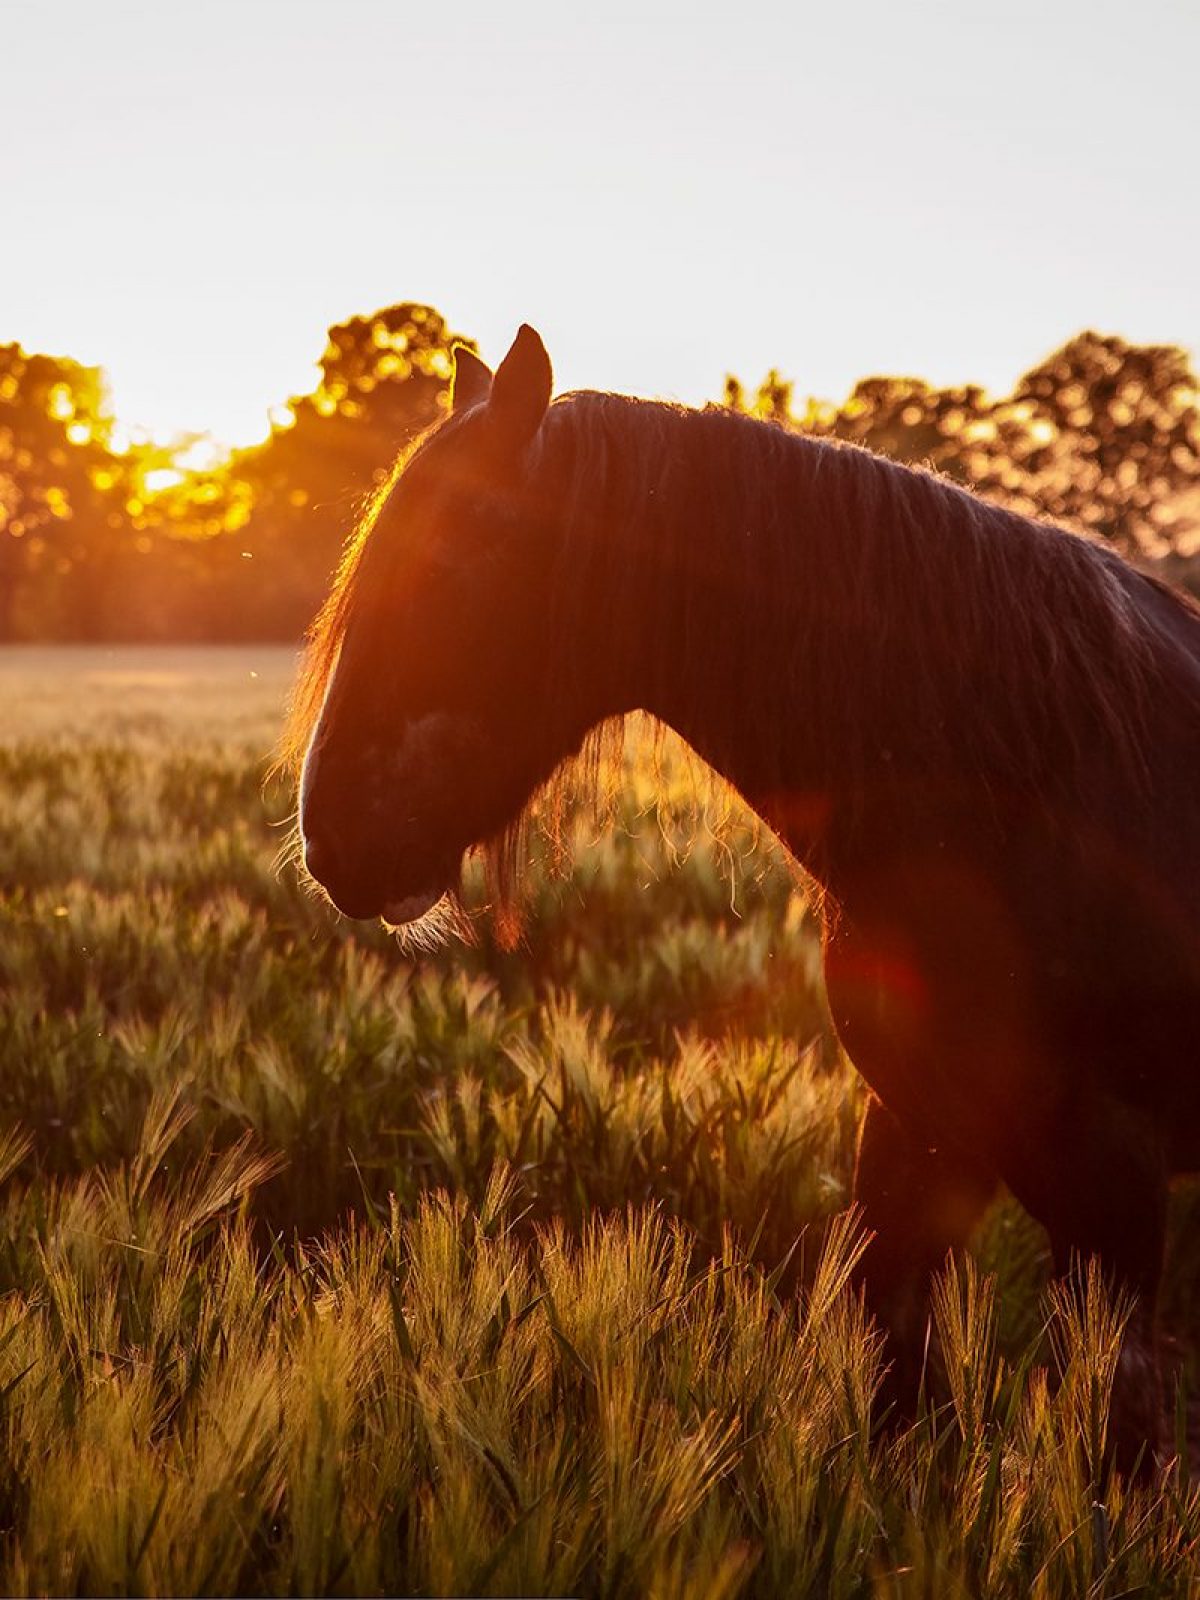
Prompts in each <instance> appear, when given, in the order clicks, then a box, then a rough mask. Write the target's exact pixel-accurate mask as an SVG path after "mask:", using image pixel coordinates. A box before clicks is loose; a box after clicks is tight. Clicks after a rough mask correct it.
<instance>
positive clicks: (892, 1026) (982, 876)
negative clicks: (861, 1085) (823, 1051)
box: [825, 854, 1058, 1155]
mask: <svg viewBox="0 0 1200 1600" xmlns="http://www.w3.org/2000/svg"><path fill="white" fill-rule="evenodd" d="M841 903H842V915H841V917H840V919H839V921H838V922H837V923H836V924H835V926H834V927H833V929H832V931H831V933H830V935H829V937H828V939H827V941H826V949H825V977H826V987H827V991H828V995H829V1003H830V1010H831V1013H832V1016H833V1019H834V1022H835V1024H836V1026H837V1029H838V1033H839V1036H840V1038H841V1040H842V1043H843V1045H844V1046H845V1048H846V1050H847V1053H848V1054H849V1056H850V1058H851V1060H852V1061H853V1062H854V1064H855V1066H856V1067H857V1068H858V1070H859V1071H860V1072H861V1073H862V1075H863V1077H864V1078H865V1079H866V1080H867V1082H868V1083H869V1084H870V1086H871V1087H872V1088H873V1089H874V1090H875V1092H876V1093H877V1094H878V1095H879V1096H880V1098H881V1099H882V1100H883V1101H884V1102H885V1104H888V1105H890V1106H891V1107H892V1109H893V1110H895V1111H896V1112H897V1113H898V1114H900V1115H902V1116H908V1117H909V1118H918V1119H920V1121H921V1122H923V1123H924V1124H926V1125H927V1126H929V1127H930V1128H931V1129H932V1130H934V1131H938V1130H942V1131H944V1132H946V1133H947V1134H949V1135H951V1136H957V1137H960V1138H962V1139H963V1140H965V1141H967V1142H969V1143H971V1144H972V1145H974V1146H975V1147H977V1148H978V1147H980V1146H981V1145H982V1146H984V1147H986V1148H989V1149H994V1150H995V1152H996V1153H997V1155H999V1153H1000V1151H1001V1149H1002V1147H1004V1146H1005V1145H1007V1144H1008V1143H1009V1142H1010V1141H1011V1140H1012V1139H1013V1138H1016V1137H1017V1136H1018V1130H1019V1127H1020V1125H1021V1123H1022V1122H1024V1121H1025V1120H1026V1118H1028V1117H1030V1114H1031V1113H1036V1112H1037V1111H1038V1110H1039V1109H1040V1108H1041V1107H1043V1106H1044V1105H1045V1104H1047V1103H1048V1102H1049V1101H1050V1100H1052V1099H1053V1097H1054V1095H1055V1094H1056V1093H1057V1089H1058V1085H1057V1082H1056V1076H1055V1073H1054V1071H1053V1070H1052V1069H1051V1067H1050V1066H1049V1063H1048V1053H1047V1050H1046V1042H1045V1040H1044V1039H1043V1037H1042V1033H1041V1029H1040V1026H1039V1020H1040V1008H1039V1004H1038V999H1037V994H1036V990H1037V975H1036V973H1035V972H1034V970H1033V967H1032V965H1031V962H1030V959H1029V954H1028V949H1027V943H1026V941H1025V940H1023V939H1022V937H1021V934H1020V929H1019V927H1018V925H1017V923H1016V921H1015V919H1014V917H1013V914H1012V910H1011V907H1010V906H1009V904H1008V902H1007V900H1006V897H1005V895H1004V894H1003V892H1002V891H1001V889H1000V888H999V887H998V886H997V884H996V883H995V882H994V880H993V879H992V878H991V877H990V876H989V875H987V874H986V873H984V872H983V871H981V870H980V869H978V868H977V867H974V866H972V865H970V864H969V863H966V862H964V861H962V860H947V859H946V858H945V857H943V856H941V855H940V854H939V855H938V856H937V857H935V858H934V859H932V860H930V859H920V860H914V859H913V858H911V857H909V858H907V859H906V860H905V861H904V862H903V863H897V864H894V865H892V866H890V867H889V868H887V869H880V868H879V867H876V869H875V870H874V872H873V874H872V876H871V879H870V887H869V890H868V889H864V890H862V891H860V892H857V893H856V892H854V891H851V893H849V894H848V895H844V896H843V897H842V902H841Z"/></svg>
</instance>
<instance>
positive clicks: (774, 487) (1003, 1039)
mask: <svg viewBox="0 0 1200 1600" xmlns="http://www.w3.org/2000/svg"><path fill="white" fill-rule="evenodd" d="M550 396H551V374H550V364H549V361H548V359H547V356H546V352H545V350H544V348H543V346H542V344H541V341H540V340H539V338H538V337H537V335H536V334H535V333H534V332H533V331H532V330H531V329H529V328H522V330H521V332H520V333H519V335H518V337H517V339H516V341H515V343H514V345H513V347H512V349H511V350H510V352H509V354H508V356H507V357H506V358H505V360H504V362H503V363H502V364H501V366H500V368H499V369H498V371H497V372H496V374H495V377H494V378H493V376H492V374H491V373H490V372H489V371H488V369H487V368H486V367H485V366H484V365H483V364H482V363H481V362H480V361H479V360H478V359H477V358H476V357H475V356H473V355H471V354H470V353H469V352H465V351H460V352H459V354H458V361H457V367H456V372H455V388H454V406H453V413H452V415H451V416H450V417H449V418H448V419H447V420H446V421H445V422H444V423H443V424H442V425H441V426H439V427H437V428H435V429H434V430H433V431H432V432H431V433H430V434H428V435H427V436H426V438H425V439H424V440H423V441H422V442H421V443H420V444H419V446H418V447H417V448H416V449H415V450H414V451H413V452H412V453H411V455H410V456H409V457H408V459H407V460H405V461H403V462H402V463H401V464H400V466H399V467H398V468H397V470H396V472H395V474H394V475H393V479H392V481H391V483H390V485H389V486H388V487H387V489H386V491H385V492H384V494H383V495H382V496H381V497H380V498H379V501H378V503H377V505H376V507H375V508H374V509H373V511H372V513H371V514H370V515H369V516H368V517H367V518H366V519H365V522H364V525H363V527H362V528H361V529H360V531H359V533H358V535H357V537H356V539H355V540H354V541H353V542H352V544H351V546H350V550H349V553H348V556H347V559H346V561H345V563H344V565H343V569H342V571H341V573H340V575H339V577H338V580H337V583H336V585H335V588H334V591H333V594H332V595H331V597H330V600H329V602H328V604H327V606H326V608H325V610H324V611H323V613H322V615H321V617H320V619H319V620H318V622H317V624H316V627H315V629H314V633H313V636H312V640H311V645H310V650H309V655H308V658H307V664H306V667H305V670H304V673H303V675H302V677H301V680H300V684H299V688H298V693H297V698H296V708H295V714H294V719H293V728H292V749H293V754H294V756H295V758H296V763H297V766H298V767H299V766H300V764H301V761H302V763H303V778H302V784H301V789H302V793H301V809H300V822H301V829H302V834H303V842H304V849H305V858H306V861H307V864H308V867H309V870H310V871H311V873H312V874H313V876H314V877H315V878H316V879H317V880H318V881H319V882H320V883H322V884H323V885H324V886H325V888H326V890H327V891H328V893H329V896H330V898H331V899H332V900H333V901H334V902H335V904H336V905H338V906H339V907H341V909H342V910H343V911H345V912H346V913H347V914H348V915H350V916H354V917H375V916H379V915H381V914H382V915H384V916H385V917H387V918H388V919H389V920H391V921H393V922H401V923H410V922H412V921H414V920H415V919H420V918H422V917H423V916H425V914H426V913H429V912H430V911H431V908H434V907H436V906H438V905H439V903H440V905H441V906H442V907H443V908H444V907H445V906H446V905H448V904H451V903H452V898H450V899H448V898H447V897H453V894H454V888H455V885H456V883H457V882H458V877H459V868H460V862H461V860H462V857H463V854H464V852H466V851H469V850H471V849H473V848H478V849H481V850H482V851H483V852H484V853H485V856H486V859H487V863H488V866H489V870H490V872H491V876H492V880H493V884H494V888H495V895H496V899H497V901H498V903H499V905H500V906H501V908H502V912H504V914H506V915H507V914H508V912H509V911H510V910H511V905H512V896H513V890H514V871H513V866H514V860H515V842H516V841H517V840H518V839H519V837H520V830H521V826H522V822H523V819H524V818H525V817H526V816H527V813H528V807H529V803H530V801H531V798H532V797H534V796H535V795H537V794H538V793H539V792H540V791H542V790H543V789H544V787H545V786H546V785H547V784H548V783H550V782H551V781H552V780H553V779H554V777H555V774H556V773H558V772H559V771H561V769H562V766H563V763H564V762H566V761H568V759H569V758H571V757H572V756H574V755H575V754H577V753H578V752H579V751H580V749H581V747H583V746H585V744H586V741H587V740H588V736H589V733H590V732H591V731H593V730H595V729H596V728H597V727H598V726H600V725H602V724H604V723H605V722H606V721H608V720H609V719H612V718H614V717H620V716H622V715H623V714H624V713H626V712H628V711H631V710H633V709H635V708H643V709H645V710H646V711H648V712H650V713H652V714H653V715H654V716H655V717H657V718H659V719H661V721H662V722H664V723H667V724H669V725H670V726H671V727H672V728H674V729H676V730H677V731H678V732H679V733H680V734H682V735H683V737H684V738H685V739H686V740H688V741H689V743H690V744H691V745H692V746H693V747H694V748H695V749H696V750H697V751H698V752H699V754H700V755H701V756H702V757H703V758H704V760H705V761H706V762H708V763H709V764H710V765H711V766H712V767H713V768H715V769H716V771H717V772H718V773H720V774H721V775H723V776H724V777H725V778H726V779H728V781H729V782H730V783H731V784H733V785H734V786H735V787H736V788H737V789H738V790H739V791H740V792H741V794H742V795H743V796H744V797H745V798H746V800H747V801H748V802H749V803H750V805H751V806H753V807H754V809H755V810H756V811H757V812H758V813H759V815H760V816H762V817H763V818H764V819H765V820H766V822H767V823H768V824H769V825H770V826H771V827H772V828H773V829H774V830H775V831H776V832H777V833H778V834H779V836H780V837H781V838H782V839H783V840H784V841H785V842H786V844H787V845H788V846H789V848H790V849H791V851H792V853H793V854H794V856H795V858H796V859H797V861H798V862H799V863H800V864H801V865H802V867H803V868H804V869H805V871H806V872H807V873H808V874H809V875H810V876H811V879H812V880H815V882H816V884H818V885H819V886H820V887H821V889H822V890H823V891H824V898H825V912H826V928H825V965H826V978H827V983H828V990H829V999H830V1004H831V1007H832V1011H833V1015H834V1018H835V1020H836V1023H837V1026H838V1030H839V1032H840V1034H841V1037H842V1039H843V1041H844V1044H845V1046H846V1049H847V1051H848V1052H849V1054H850V1056H851V1058H852V1059H853V1060H854V1062H855V1064H856V1065H857V1067H858V1068H859V1069H860V1071H861V1072H862V1074H863V1076H864V1077H865V1078H866V1080H867V1082H868V1083H869V1084H870V1086H871V1088H872V1089H873V1090H874V1092H875V1096H876V1098H874V1099H873V1100H872V1102H871V1105H870V1109H869V1111H868V1113H867V1118H866V1122H865V1125H864V1128H863V1133H862V1142H861V1147H860V1151H859V1159H858V1171H857V1178H856V1192H857V1196H858V1198H859V1200H860V1201H861V1202H862V1205H863V1207H864V1210H865V1213H866V1217H867V1220H868V1222H869V1224H870V1226H871V1227H872V1228H873V1229H874V1230H875V1239H874V1243H873V1245H872V1247H871V1249H870V1251H869V1253H868V1256H867V1260H866V1267H865V1273H866V1278H867V1282H868V1287H869V1290H870V1292H871V1295H872V1298H873V1302H874V1304H875V1306H876V1307H877V1309H878V1311H879V1314H880V1315H881V1317H882V1319H883V1320H884V1321H885V1323H886V1324H888V1325H889V1326H890V1327H891V1329H892V1330H893V1333H894V1335H895V1336H896V1344H895V1350H896V1354H897V1370H898V1371H899V1372H900V1373H901V1374H902V1375H903V1374H904V1373H905V1372H906V1369H907V1368H911V1366H912V1364H913V1363H914V1361H915V1360H916V1359H918V1357H919V1348H920V1342H921V1338H922V1334H923V1327H924V1317H925V1312H924V1306H923V1300H922V1294H923V1288H924V1282H925V1280H926V1278H927V1277H928V1274H929V1272H930V1270H931V1269H932V1268H934V1267H936V1266H938V1265H940V1263H941V1261H942V1259H943V1257H944V1255H945V1252H946V1250H947V1247H948V1246H951V1245H954V1244H956V1243H958V1242H960V1241H962V1240H963V1238H964V1237H965V1235H966V1234H967V1233H968V1231H969V1230H970V1229H971V1227H972V1225H973V1223H974V1222H975V1221H976V1219H977V1218H978V1216H979V1214H980V1212H981V1210H982V1208H983V1207H984V1206H985V1204H986V1203H987V1201H988V1200H989V1198H990V1196H991V1195H992V1193H993V1192H994V1190H995V1188H996V1186H997V1184H998V1182H1000V1181H1001V1180H1002V1181H1003V1182H1005V1183H1007V1184H1008V1185H1009V1187H1010V1188H1011V1189H1012V1191H1013V1192H1014V1193H1015V1194H1016V1195H1017V1197H1018V1198H1019V1199H1020V1200H1021V1201H1022V1202H1023V1204H1024V1205H1025V1206H1027V1207H1028V1209H1029V1210H1030V1212H1032V1214H1033V1215H1034V1216H1035V1217H1037V1218H1038V1219H1040V1221H1041V1222H1042V1223H1044V1224H1045V1226H1046V1228H1047V1229H1048V1230H1049V1233H1050V1237H1051V1240H1052V1243H1053V1247H1054V1252H1055V1256H1056V1260H1057V1261H1058V1262H1059V1263H1060V1265H1061V1266H1062V1267H1063V1268H1065V1267H1067V1265H1068V1263H1069V1260H1070V1258H1071V1256H1072V1254H1073V1253H1074V1252H1098V1253H1099V1255H1100V1256H1101V1257H1102V1259H1103V1261H1104V1263H1105V1264H1106V1266H1107V1268H1108V1269H1109V1271H1110V1273H1111V1274H1112V1276H1113V1278H1114V1279H1116V1280H1118V1281H1120V1282H1121V1283H1123V1284H1125V1285H1126V1286H1128V1287H1129V1288H1131V1289H1133V1290H1135V1291H1136V1292H1137V1294H1138V1297H1139V1311H1138V1313H1137V1314H1136V1317H1135V1322H1134V1324H1133V1325H1132V1327H1131V1332H1130V1335H1129V1337H1128V1339H1127V1344H1126V1353H1125V1357H1124V1358H1123V1365H1122V1370H1121V1373H1120V1375H1119V1380H1118V1395H1117V1401H1116V1408H1117V1415H1116V1425H1117V1428H1118V1431H1119V1434H1120V1437H1121V1440H1122V1441H1123V1446H1124V1449H1123V1453H1124V1454H1126V1456H1128V1455H1129V1454H1131V1453H1132V1450H1133V1449H1134V1448H1135V1447H1136V1445H1137V1444H1139V1443H1141V1442H1142V1441H1144V1440H1146V1439H1148V1438H1149V1439H1151V1440H1153V1437H1154V1416H1155V1405H1156V1395H1155V1389H1156V1380H1155V1378H1154V1371H1155V1368H1154V1364H1153V1343H1152V1331H1151V1330H1152V1318H1153V1310H1154V1300H1155V1294H1156V1290H1157V1286H1158V1279H1159V1274H1160V1268H1161V1261H1162V1252H1163V1231H1164V1220H1165V1212H1166V1199H1167V1184H1168V1179H1169V1177H1170V1175H1171V1174H1172V1173H1173V1172H1175V1171H1178V1170H1180V1169H1185V1168H1195V1167H1196V1166H1197V1165H1200V1096H1198V1094H1197V1085H1196V1081H1195V1076H1196V1073H1197V1070H1198V1069H1200V613H1198V612H1197V611H1196V609H1195V608H1194V607H1192V606H1191V605H1190V604H1188V603H1187V602H1185V601H1184V600H1182V599H1180V598H1179V597H1177V596H1176V595H1174V594H1173V593H1171V592H1170V591H1168V590H1167V589H1165V588H1163V587H1161V586H1160V585H1159V584H1157V583H1155V582H1153V581H1152V580H1150V579H1149V578H1146V577H1144V576H1142V575H1141V574H1140V573H1138V572H1136V571H1134V570H1133V569H1132V568H1130V567H1129V566H1127V565H1126V564H1125V563H1124V562H1122V561H1121V560H1120V559H1118V557H1117V556H1115V555H1114V554H1113V553H1112V552H1111V551H1109V550H1107V549H1103V548H1100V547H1098V546H1097V545H1095V544H1092V543H1089V542H1086V541H1085V540H1083V539H1081V538H1078V537H1076V536H1074V535H1072V534H1069V533H1066V532H1063V531H1062V530H1060V529H1057V528H1054V527H1048V526H1045V525H1042V524H1039V523H1037V522H1033V521H1029V520H1027V519H1025V518H1022V517H1019V516H1016V515H1013V514H1011V513H1009V512H1006V511H1003V510H999V509H997V508H996V507H995V506H993V505H989V504H986V503H985V502H983V501H981V500H979V499H976V498H975V497H974V496H972V495H970V494H968V493H965V492H964V491H963V490H961V489H958V488H956V487H953V486H952V485H950V484H948V483H945V482H943V481H941V480H939V479H937V478H936V477H933V476H931V475H929V474H928V473H925V472H920V471H913V470H910V469H908V468H905V467H901V466H896V465H894V464H893V463H891V462H888V461H885V460H882V459H880V458H878V457H876V456H874V455H871V454H869V453H867V452H865V451H862V450H858V449H854V448H852V447H839V446H837V445H831V444H827V443H820V442H815V441H813V440H810V439H805V438H802V437H797V436H795V435H792V434H789V433H786V432H784V431H782V430H781V429H778V428H775V427H772V426H768V425H766V424H762V423H758V422H753V421H749V420H746V419H745V418H741V417H737V416H732V415H730V414H728V413H727V412H724V411H720V410H707V411H690V410H684V409H681V408H679V407H674V406H669V405H660V404H651V403H646V402H641V401H636V400H630V399H625V398H622V397H621V396H617V395H610V394H591V393H584V394H575V395H567V396H564V397H563V398H561V399H559V400H558V401H556V402H555V403H554V404H553V405H551V403H550ZM505 908H508V911H506V910H505ZM435 915H436V913H435ZM910 1375H911V1374H910Z"/></svg>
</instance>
